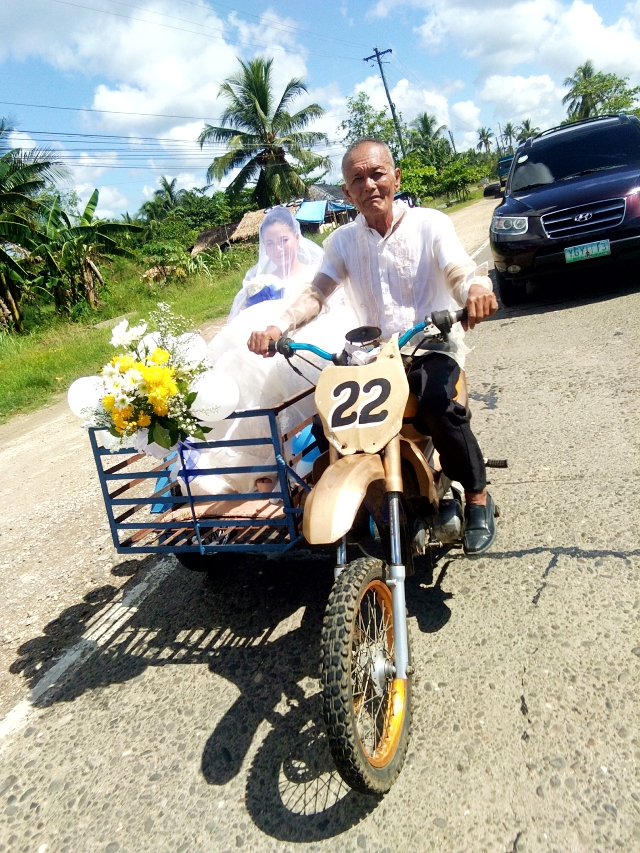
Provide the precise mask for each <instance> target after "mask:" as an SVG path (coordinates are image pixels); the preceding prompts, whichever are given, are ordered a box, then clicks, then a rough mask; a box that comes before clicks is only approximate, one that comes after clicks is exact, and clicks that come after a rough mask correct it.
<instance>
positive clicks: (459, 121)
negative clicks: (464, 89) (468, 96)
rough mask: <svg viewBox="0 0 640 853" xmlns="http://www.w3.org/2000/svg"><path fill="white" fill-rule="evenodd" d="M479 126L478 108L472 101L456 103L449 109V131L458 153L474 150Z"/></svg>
mask: <svg viewBox="0 0 640 853" xmlns="http://www.w3.org/2000/svg"><path fill="white" fill-rule="evenodd" d="M480 125H481V121H480V107H477V106H476V105H475V104H474V102H473V101H458V103H456V104H453V106H452V107H451V130H452V131H453V135H454V139H455V142H456V147H457V149H458V151H465V150H466V149H468V148H475V147H476V144H477V142H478V133H477V130H478V128H479V127H480Z"/></svg>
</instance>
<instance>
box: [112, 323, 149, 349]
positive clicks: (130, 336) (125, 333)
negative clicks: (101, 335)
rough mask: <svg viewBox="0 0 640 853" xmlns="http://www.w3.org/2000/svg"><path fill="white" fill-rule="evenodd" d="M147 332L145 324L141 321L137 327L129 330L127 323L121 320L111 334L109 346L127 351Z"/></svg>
mask: <svg viewBox="0 0 640 853" xmlns="http://www.w3.org/2000/svg"><path fill="white" fill-rule="evenodd" d="M146 331H147V324H146V322H145V321H144V320H143V321H142V323H140V325H139V326H132V327H131V328H129V321H128V320H122V321H121V322H120V323H118V325H117V326H114V328H113V331H112V332H111V346H114V347H124V348H125V349H128V348H129V347H130V346H131V344H132V343H134V342H135V341H137V340H139V339H140V338H141V337H142V336H143V335H144V333H145V332H146Z"/></svg>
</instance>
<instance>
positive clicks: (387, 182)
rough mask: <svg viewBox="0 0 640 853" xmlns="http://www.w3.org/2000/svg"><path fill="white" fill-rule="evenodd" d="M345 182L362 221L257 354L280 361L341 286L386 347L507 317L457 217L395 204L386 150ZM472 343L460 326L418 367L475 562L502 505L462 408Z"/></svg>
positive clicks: (256, 342)
mask: <svg viewBox="0 0 640 853" xmlns="http://www.w3.org/2000/svg"><path fill="white" fill-rule="evenodd" d="M342 174H343V178H344V185H343V191H344V194H345V196H346V197H347V199H348V200H349V201H350V202H351V203H352V204H353V205H354V206H355V207H356V208H357V209H358V210H359V211H360V214H359V216H358V217H357V218H356V219H355V220H354V221H353V222H351V223H349V224H347V225H343V226H342V227H341V228H338V229H337V230H336V231H335V232H334V233H333V234H331V235H330V236H329V237H328V238H327V240H326V241H325V243H324V249H325V259H324V261H323V263H322V265H321V267H320V270H319V272H318V273H317V275H316V276H315V278H314V280H313V282H312V284H311V286H310V288H309V289H308V290H307V291H305V292H304V293H303V294H301V296H300V297H299V298H298V300H297V301H296V302H295V303H294V304H293V305H292V306H291V307H290V308H289V310H288V311H287V312H286V313H285V314H284V316H283V318H282V321H281V322H280V323H279V324H278V325H277V326H269V327H268V328H267V329H266V330H264V331H255V332H253V333H252V334H251V337H250V338H249V341H248V346H249V349H250V350H251V351H252V352H254V353H258V354H262V355H263V356H265V357H268V356H269V355H272V353H270V352H269V341H272V340H273V341H276V340H278V339H279V338H280V337H281V336H282V334H283V333H284V332H285V331H287V330H291V329H293V328H300V326H302V325H304V324H305V323H307V322H309V320H311V319H313V318H314V317H316V316H317V315H318V314H319V313H320V312H321V311H322V310H323V307H324V304H325V302H326V299H327V298H328V297H329V296H330V295H331V293H332V292H333V291H334V290H335V289H336V287H338V285H339V284H341V283H344V285H345V294H346V298H347V299H348V301H349V302H350V304H351V306H352V308H353V309H354V310H355V312H356V314H357V315H358V317H359V319H360V321H361V323H362V325H369V326H377V327H379V328H380V329H381V330H382V336H383V338H384V339H388V338H390V337H391V336H392V335H393V334H394V333H396V332H397V333H400V334H402V333H403V332H404V331H406V330H407V329H408V328H410V327H411V326H413V325H414V324H415V323H418V322H420V321H421V320H424V318H425V317H426V316H427V315H429V314H431V312H432V311H434V310H444V309H449V310H456V309H457V308H460V307H462V306H464V307H466V309H467V312H468V319H467V320H466V321H465V323H464V324H463V325H464V326H465V328H470V329H473V327H474V326H475V325H476V323H479V322H481V321H482V320H485V319H486V318H487V317H490V316H491V315H492V314H494V313H495V312H496V311H497V309H498V303H497V300H496V297H495V295H494V293H493V292H492V288H491V282H490V280H489V278H488V276H486V275H478V273H477V270H476V266H475V264H474V263H473V261H472V260H471V258H469V256H468V255H467V253H466V252H465V251H464V249H463V248H462V245H461V244H460V241H459V239H458V237H457V235H456V233H455V230H454V228H453V224H452V222H451V220H450V219H449V217H448V216H446V215H445V214H443V213H441V212H440V211H437V210H433V209H431V208H409V207H407V205H405V204H404V203H403V202H394V195H395V193H396V192H397V191H398V189H399V186H400V169H398V168H397V167H396V166H395V164H394V161H393V156H392V154H391V152H390V150H389V148H388V147H387V146H386V145H385V144H384V143H381V142H378V141H376V140H372V139H367V140H362V141H360V142H356V143H355V144H354V145H352V146H351V147H350V148H349V149H348V150H347V152H346V154H345V155H344V158H343V160H342ZM463 336H464V335H463V332H462V329H460V328H459V327H458V329H456V328H455V327H454V331H453V332H452V334H451V340H450V343H449V345H448V347H447V351H446V352H445V351H441V352H434V351H430V352H429V353H428V354H426V355H422V356H419V357H417V358H414V359H413V361H412V364H411V369H410V372H409V385H410V388H411V390H412V391H413V392H414V393H415V394H416V396H417V398H418V409H417V413H416V415H415V418H414V421H413V425H414V427H415V428H416V429H417V430H418V432H421V433H423V434H425V435H430V436H431V438H432V439H433V444H434V446H435V448H436V450H437V451H438V454H439V456H440V462H441V465H442V469H443V471H444V473H445V474H446V475H447V477H449V478H450V479H451V480H454V481H458V482H459V483H460V484H461V485H462V486H463V488H464V490H465V526H464V535H463V546H464V550H465V553H466V554H467V555H468V556H478V555H480V554H482V553H484V552H485V551H486V550H487V549H488V548H490V547H491V545H492V544H493V541H494V540H495V537H496V524H495V518H494V515H495V505H494V502H493V499H492V497H491V495H490V494H489V493H488V492H487V489H486V471H485V465H484V459H483V456H482V452H481V451H480V447H479V445H478V442H477V440H476V438H475V436H474V435H473V433H472V431H471V426H470V423H469V418H468V414H467V411H466V409H465V408H464V406H462V405H460V403H458V402H456V401H455V399H454V397H455V395H456V383H457V381H458V379H459V377H460V371H461V369H462V367H463V365H464V356H465V353H466V351H467V349H466V347H465V345H464V343H463V340H462V339H463Z"/></svg>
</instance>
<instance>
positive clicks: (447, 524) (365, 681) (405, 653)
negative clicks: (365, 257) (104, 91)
mask: <svg viewBox="0 0 640 853" xmlns="http://www.w3.org/2000/svg"><path fill="white" fill-rule="evenodd" d="M464 318H465V312H464V310H463V311H459V312H457V313H456V314H452V313H450V312H448V311H440V312H435V313H434V314H432V315H431V317H430V318H427V320H426V321H425V322H424V323H419V324H418V325H416V326H414V327H413V328H412V329H409V331H407V332H406V333H405V334H404V335H401V336H400V337H399V338H397V337H396V338H394V339H392V340H391V341H389V342H388V343H386V344H381V343H380V329H377V328H375V327H369V326H364V327H361V328H359V329H355V330H354V331H352V332H350V333H348V334H347V336H346V338H347V345H346V347H345V350H344V351H343V352H342V353H340V354H337V355H332V354H330V353H328V352H325V351H324V350H322V349H320V348H318V347H316V346H313V345H310V344H305V343H300V342H295V341H292V340H290V339H289V338H287V337H283V338H280V340H278V341H277V342H274V341H272V342H271V346H270V349H271V351H272V352H278V353H280V354H282V355H284V356H285V357H286V358H287V359H291V358H292V356H294V355H295V354H296V353H299V352H301V351H308V352H311V353H314V354H315V355H316V356H320V357H321V358H323V359H326V360H328V361H331V362H332V365H331V366H327V367H325V368H324V370H322V373H321V374H320V377H319V380H318V383H317V386H316V390H315V404H316V408H317V412H318V415H319V417H320V420H321V423H322V427H323V430H324V435H325V436H326V439H327V441H328V443H329V447H328V449H327V450H326V451H325V452H324V453H323V454H322V455H321V456H320V457H318V458H317V459H316V460H315V462H314V466H313V477H312V482H313V484H314V485H313V488H312V490H311V491H310V492H309V493H308V494H307V495H305V498H306V500H305V501H304V503H303V523H302V531H303V534H304V537H305V539H306V540H307V542H309V543H310V544H312V545H327V544H335V545H336V566H335V583H334V586H333V589H332V591H331V594H330V596H329V600H328V602H327V606H326V610H325V616H324V621H323V629H322V644H321V649H322V652H321V675H322V687H323V713H324V719H325V724H326V728H327V733H328V739H329V745H330V749H331V752H332V755H333V758H334V761H335V763H336V766H337V768H338V770H339V772H340V774H341V776H342V777H343V779H344V780H345V781H346V782H347V783H348V784H349V785H350V786H351V787H352V788H354V789H356V790H358V791H362V792H364V793H369V794H382V793H384V792H386V791H388V790H389V788H390V787H391V785H392V784H393V782H394V780H395V779H396V777H397V776H398V774H399V773H400V771H401V769H402V765H403V763H404V759H405V756H406V753H407V748H408V745H409V738H410V727H411V713H412V702H411V675H412V672H413V669H412V666H411V651H410V644H409V634H408V630H407V617H406V606H405V577H406V575H407V573H411V572H412V571H413V565H412V563H413V556H414V555H418V554H424V553H425V552H426V551H427V550H428V549H429V548H430V547H433V546H434V545H435V546H441V545H453V544H455V543H458V542H460V541H461V537H462V533H463V512H462V494H461V487H460V486H457V485H456V484H452V483H451V481H450V480H449V479H448V478H447V476H446V475H445V474H444V472H443V471H442V469H441V467H440V464H439V458H438V454H437V452H436V451H435V449H434V447H433V442H432V441H431V439H429V438H428V437H425V436H424V435H422V434H420V433H418V432H417V431H416V430H415V429H414V428H413V426H412V424H411V416H412V415H413V414H415V412H416V409H417V399H416V398H415V396H414V395H413V394H411V393H410V390H409V383H408V380H407V370H408V366H409V364H410V361H411V358H412V355H414V354H415V353H416V352H417V351H419V350H421V349H422V350H423V352H424V348H426V349H427V351H428V348H429V346H430V345H432V344H433V342H436V343H437V344H438V345H439V346H440V348H441V349H442V348H443V347H444V349H445V350H446V346H447V344H448V338H449V333H450V331H451V328H452V325H453V323H455V322H457V321H459V320H461V319H464ZM420 333H422V337H421V339H420V342H419V344H418V346H417V347H416V348H415V349H414V351H413V353H412V354H404V353H401V350H403V349H404V348H405V347H407V345H408V344H409V342H410V341H411V340H412V339H413V338H414V337H415V336H417V335H419V334H420ZM456 390H457V396H456V398H455V399H457V400H458V402H460V403H461V404H462V405H463V406H465V407H466V406H467V389H466V381H465V375H464V372H461V374H460V380H459V382H458V387H457V389H456ZM489 464H493V465H494V466H497V467H504V466H505V465H506V463H502V462H496V461H493V462H491V461H490V462H489ZM367 521H368V522H369V524H367ZM372 523H373V524H374V525H375V528H376V529H377V531H378V532H379V534H380V540H381V543H382V545H383V547H384V549H385V556H386V560H385V561H383V560H380V559H375V558H373V557H369V556H365V557H361V558H359V559H356V560H354V561H353V562H350V563H348V562H347V544H348V542H350V541H356V542H357V541H358V540H359V539H360V536H361V533H362V530H363V528H364V529H365V530H366V529H367V527H368V526H369V525H371V524H372Z"/></svg>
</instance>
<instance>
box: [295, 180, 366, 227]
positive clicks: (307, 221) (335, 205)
mask: <svg viewBox="0 0 640 853" xmlns="http://www.w3.org/2000/svg"><path fill="white" fill-rule="evenodd" d="M308 195H309V198H308V199H306V200H305V201H303V202H302V204H301V205H300V208H299V210H298V212H297V213H296V219H297V220H298V222H299V223H300V225H301V227H302V230H303V231H311V232H316V231H325V230H328V229H330V228H335V227H336V226H338V225H344V224H345V223H346V222H350V221H351V220H352V219H355V217H356V215H357V213H358V211H357V210H356V209H355V207H354V206H353V205H352V204H349V202H348V201H347V199H346V198H345V196H344V193H343V192H342V187H334V186H331V185H330V184H312V185H311V186H310V187H309V193H308Z"/></svg>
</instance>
